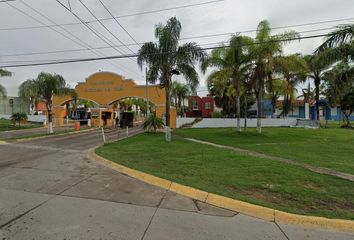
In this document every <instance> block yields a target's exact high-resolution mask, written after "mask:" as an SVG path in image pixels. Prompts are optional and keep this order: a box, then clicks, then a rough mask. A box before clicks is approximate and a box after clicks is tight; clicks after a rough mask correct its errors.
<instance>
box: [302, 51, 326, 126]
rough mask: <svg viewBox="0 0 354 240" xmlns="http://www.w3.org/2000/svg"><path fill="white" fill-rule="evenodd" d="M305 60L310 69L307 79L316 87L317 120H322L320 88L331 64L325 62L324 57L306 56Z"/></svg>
mask: <svg viewBox="0 0 354 240" xmlns="http://www.w3.org/2000/svg"><path fill="white" fill-rule="evenodd" d="M304 58H305V61H306V62H307V67H308V73H307V77H308V78H309V79H312V80H313V83H314V85H315V101H316V103H315V104H316V119H317V120H320V109H319V102H320V86H321V82H322V80H323V77H324V74H325V73H326V71H327V69H328V66H329V63H328V62H326V61H325V57H324V56H319V55H306V56H305V57H304Z"/></svg>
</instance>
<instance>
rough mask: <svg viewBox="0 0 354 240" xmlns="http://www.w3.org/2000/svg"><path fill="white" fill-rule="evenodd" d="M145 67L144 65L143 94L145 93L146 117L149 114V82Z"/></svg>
mask: <svg viewBox="0 0 354 240" xmlns="http://www.w3.org/2000/svg"><path fill="white" fill-rule="evenodd" d="M147 72H148V71H147V67H145V81H146V87H145V95H146V117H148V116H149V114H150V111H149V93H148V92H149V90H148V87H149V83H148V75H147Z"/></svg>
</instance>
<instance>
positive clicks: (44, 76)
mask: <svg viewBox="0 0 354 240" xmlns="http://www.w3.org/2000/svg"><path fill="white" fill-rule="evenodd" d="M35 82H36V84H35V86H36V87H37V91H38V92H37V94H38V97H39V98H40V99H41V100H42V101H43V102H44V103H45V104H46V108H47V114H48V133H53V112H52V111H53V97H54V95H64V94H71V93H72V92H73V90H72V89H70V88H69V87H67V85H66V82H65V80H64V78H63V77H62V76H61V75H58V74H51V73H45V72H41V73H39V74H38V76H37V78H36V79H35Z"/></svg>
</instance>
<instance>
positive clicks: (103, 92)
mask: <svg viewBox="0 0 354 240" xmlns="http://www.w3.org/2000/svg"><path fill="white" fill-rule="evenodd" d="M75 90H76V92H77V94H78V97H79V98H82V99H87V100H90V101H93V102H95V103H97V104H99V105H100V107H102V108H106V109H109V108H110V105H111V104H112V103H114V102H116V101H117V100H120V99H123V98H128V97H137V98H143V99H148V100H149V101H150V102H152V103H154V104H155V109H156V115H157V116H160V117H164V114H165V106H166V105H165V103H166V94H165V91H164V89H161V88H160V87H159V86H157V85H150V86H148V87H146V86H145V85H136V84H135V82H134V81H133V80H132V79H124V77H123V76H120V75H118V74H115V73H111V72H97V73H94V74H92V75H91V76H89V77H88V78H87V79H86V81H85V82H80V83H78V84H77V85H76V87H75ZM70 100H72V97H71V96H69V95H65V96H54V99H53V113H54V116H55V118H56V124H57V125H63V124H64V118H65V115H66V106H65V103H67V102H68V101H70ZM95 117H97V118H98V119H100V118H101V116H95ZM92 120H94V119H92ZM171 127H172V128H175V127H176V110H175V109H173V108H172V109H171Z"/></svg>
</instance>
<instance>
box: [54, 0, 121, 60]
mask: <svg viewBox="0 0 354 240" xmlns="http://www.w3.org/2000/svg"><path fill="white" fill-rule="evenodd" d="M55 1H56V2H57V3H59V4H60V5H61V6H62V7H63V8H65V9H66V10H67V11H69V12H70V13H71V14H72V15H73V16H74V17H75V18H76V19H78V20H79V21H80V22H81V23H83V24H84V26H85V27H86V28H88V29H89V30H90V31H91V32H92V33H93V34H94V35H95V36H97V37H98V38H99V39H101V40H102V41H103V42H105V43H106V44H107V45H108V46H110V47H111V48H113V49H114V50H116V51H117V52H118V53H120V54H122V52H121V51H120V50H119V49H117V48H116V47H114V46H112V45H111V44H110V43H109V42H108V41H106V40H105V39H103V38H102V37H101V36H100V35H99V33H97V32H96V31H95V29H94V28H92V27H91V26H90V25H89V24H87V23H86V22H85V21H84V20H82V18H80V17H79V16H78V15H77V14H76V13H74V12H73V11H72V10H71V9H69V8H68V7H66V6H65V5H64V4H63V3H61V2H60V1H59V0H55ZM103 37H104V36H103Z"/></svg>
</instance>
